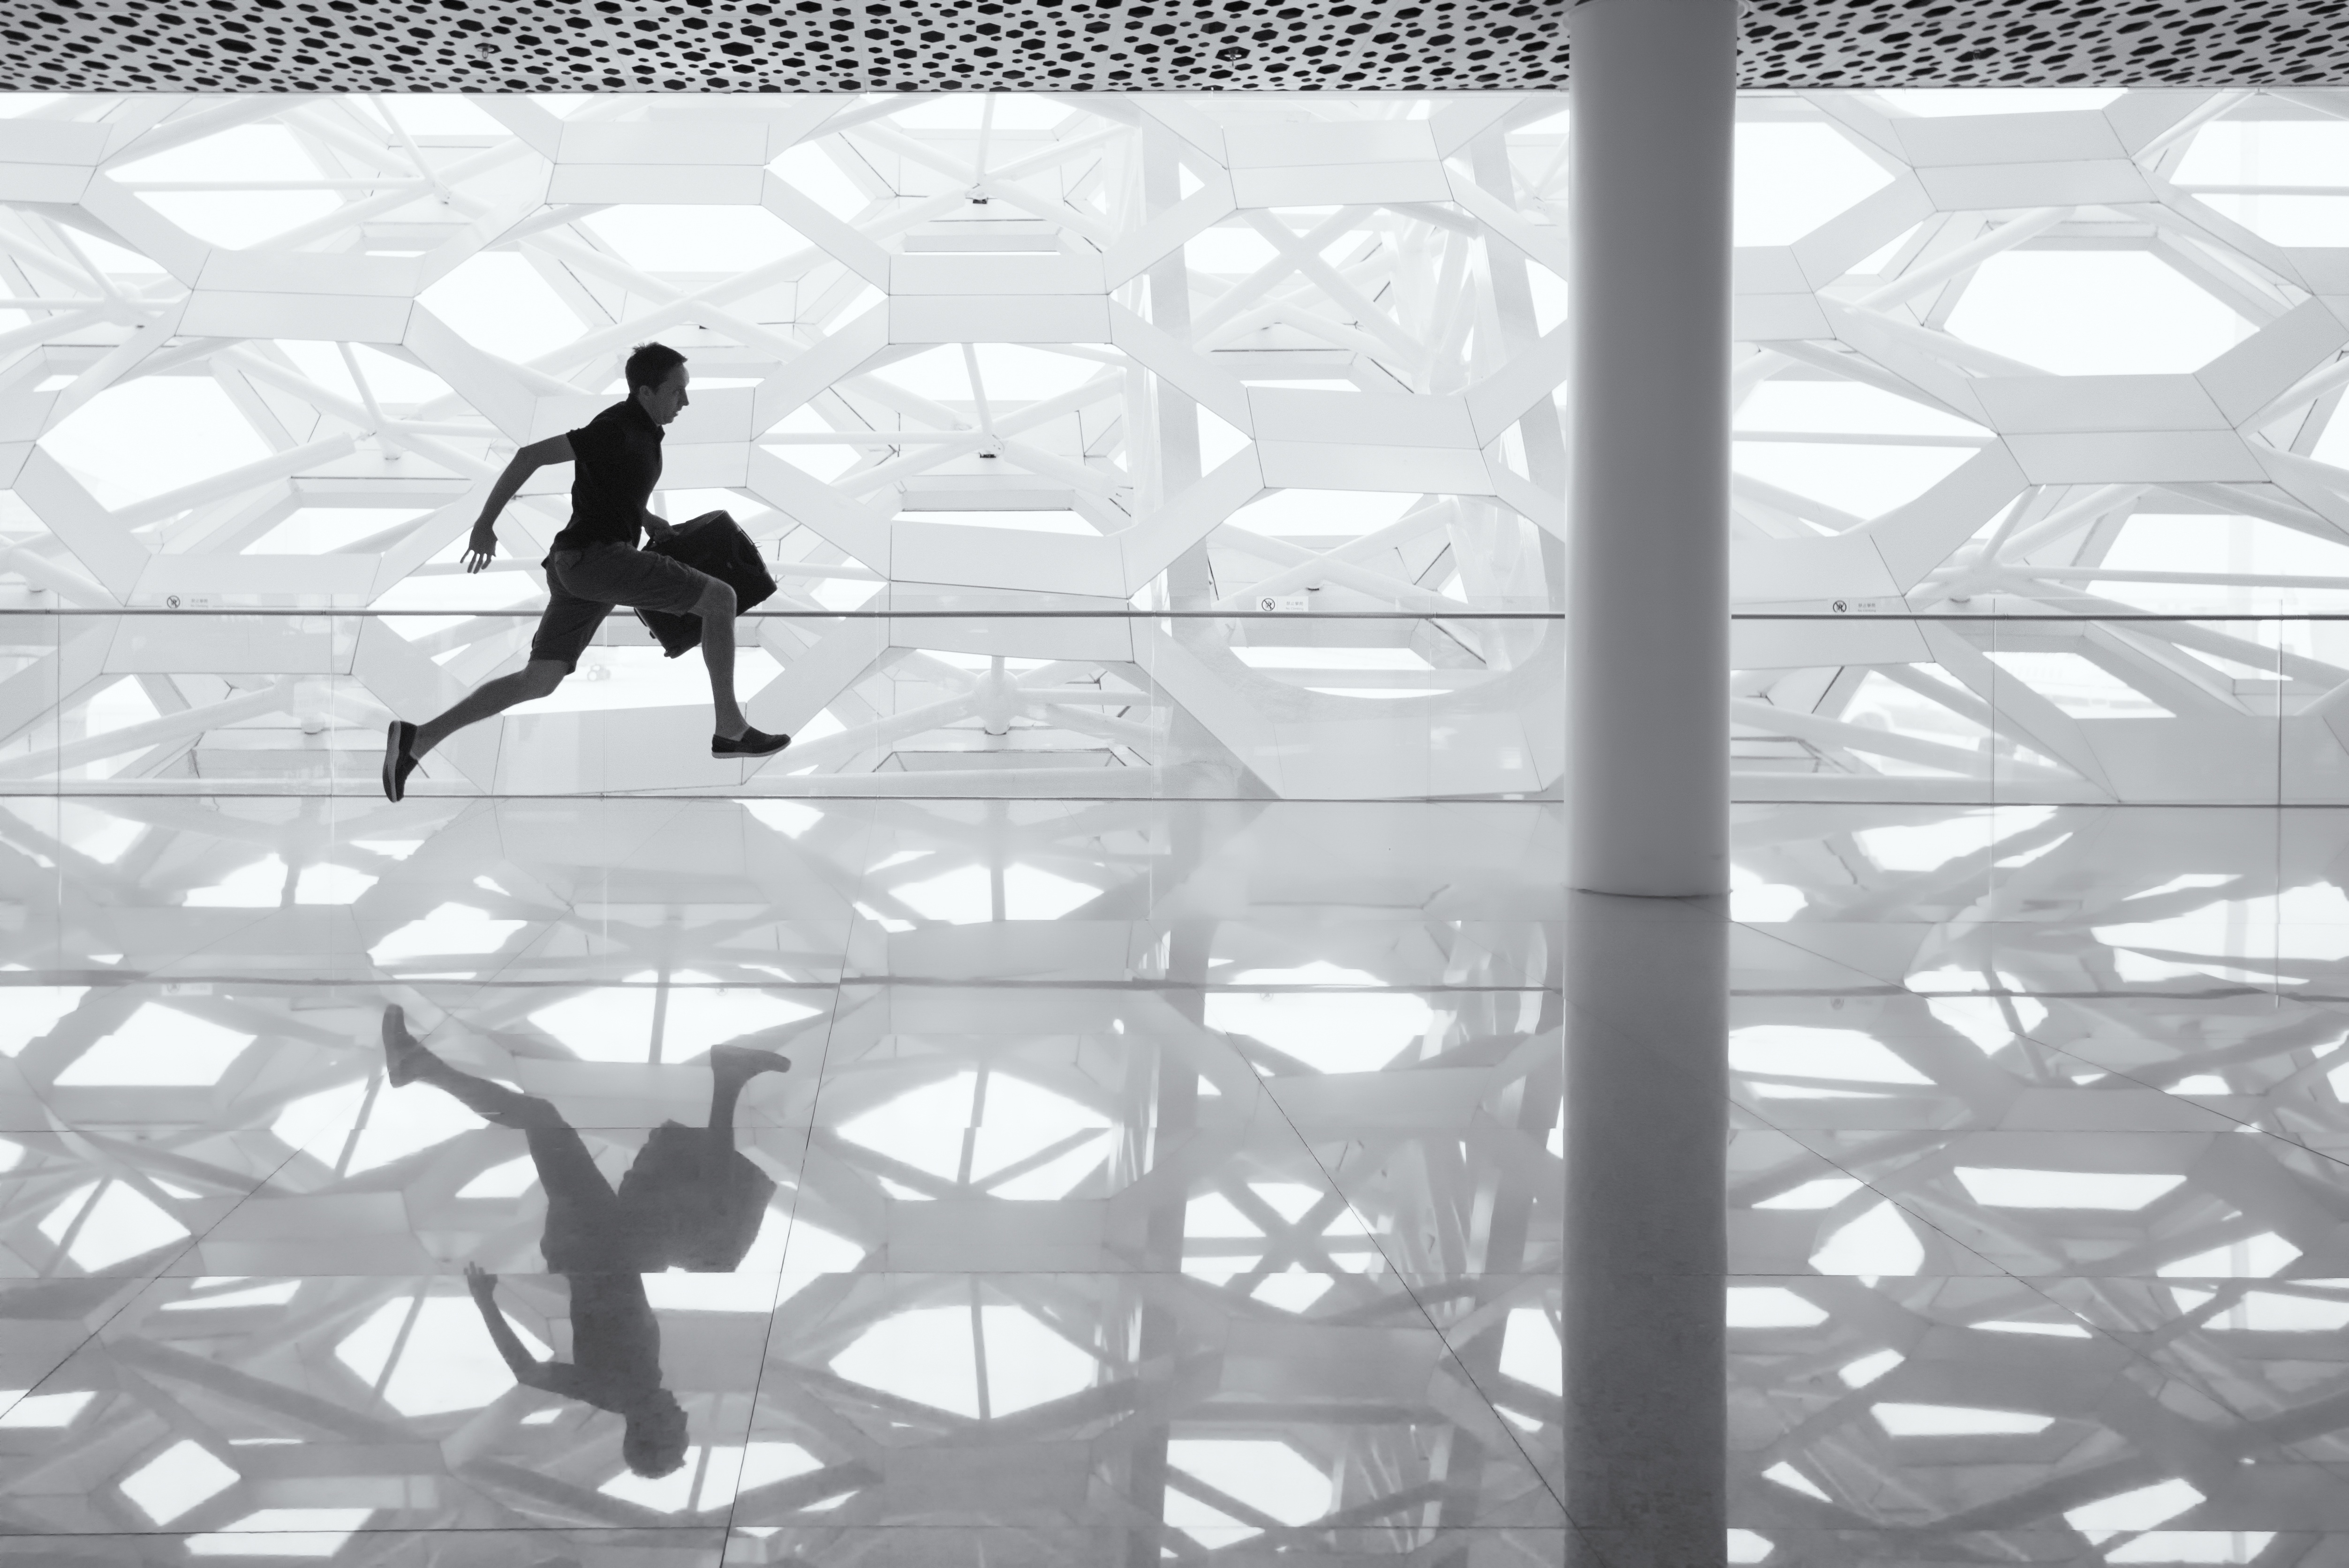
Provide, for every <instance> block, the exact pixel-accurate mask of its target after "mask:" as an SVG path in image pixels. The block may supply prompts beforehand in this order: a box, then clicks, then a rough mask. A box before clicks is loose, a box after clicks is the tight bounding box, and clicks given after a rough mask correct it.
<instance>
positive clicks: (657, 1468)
mask: <svg viewBox="0 0 2349 1568" xmlns="http://www.w3.org/2000/svg"><path fill="white" fill-rule="evenodd" d="M685 1449H686V1426H685V1408H684V1407H683V1406H681V1405H679V1404H678V1402H677V1396H676V1395H674V1394H672V1393H670V1392H669V1391H668V1390H667V1389H666V1388H662V1389H659V1390H657V1391H656V1393H655V1395H654V1397H653V1398H649V1399H647V1401H645V1403H644V1404H642V1405H641V1406H639V1407H637V1408H635V1409H632V1410H630V1411H629V1412H628V1426H627V1430H626V1432H624V1433H623V1434H621V1437H620V1457H621V1458H622V1459H623V1460H626V1461H627V1465H628V1468H629V1469H630V1470H634V1471H636V1474H638V1475H641V1476H664V1475H667V1474H668V1473H669V1472H670V1471H672V1470H676V1469H677V1468H678V1466H679V1465H681V1464H683V1463H685Z"/></svg>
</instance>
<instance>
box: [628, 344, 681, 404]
mask: <svg viewBox="0 0 2349 1568" xmlns="http://www.w3.org/2000/svg"><path fill="white" fill-rule="evenodd" d="M684 363H685V356H684V355H682V354H679V353H678V351H677V350H676V349H674V348H671V347H670V346H668V345H667V344H666V343H639V344H638V345H636V351H635V352H634V353H632V354H630V355H629V356H628V364H627V368H626V370H625V371H624V372H623V374H625V375H626V377H627V378H628V394H629V396H631V397H634V396H635V395H636V393H637V392H638V391H639V390H641V389H642V388H644V387H657V386H659V385H660V384H661V383H662V382H664V381H666V380H667V379H668V373H669V372H670V371H672V370H674V369H676V368H677V367H678V366H680V365H682V364H684Z"/></svg>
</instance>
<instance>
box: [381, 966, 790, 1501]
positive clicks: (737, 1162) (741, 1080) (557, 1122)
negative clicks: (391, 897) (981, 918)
mask: <svg viewBox="0 0 2349 1568" xmlns="http://www.w3.org/2000/svg"><path fill="white" fill-rule="evenodd" d="M383 1050H384V1067H385V1076H386V1077H387V1078H388V1079H389V1080H390V1083H391V1086H392V1087H393V1088H399V1087H401V1086H403V1085H406V1084H410V1083H417V1082H423V1083H429V1084H430V1085H432V1086H433V1087H434V1088H438V1089H440V1090H442V1091H443V1092H445V1093H448V1094H450V1095H453V1096H455V1097H456V1098H457V1099H460V1100H461V1101H463V1102H464V1103H465V1105H467V1106H468V1107H470V1108H471V1109H473V1110H474V1111H477V1112H478V1113H480V1115H481V1118H482V1119H484V1120H486V1121H489V1122H492V1123H493V1124H494V1125H496V1126H499V1127H511V1128H516V1129H519V1130H521V1131H523V1133H524V1134H525V1135H526V1136H527V1137H528V1138H529V1140H530V1157H531V1161H532V1163H533V1164H534V1165H536V1166H537V1167H538V1180H539V1185H540V1186H541V1187H542V1188H543V1189H544V1190H545V1192H546V1231H545V1234H544V1235H543V1238H542V1239H541V1241H540V1242H539V1251H540V1252H541V1253H543V1254H544V1256H545V1259H546V1266H547V1268H548V1270H549V1271H550V1272H552V1273H554V1274H562V1275H563V1276H564V1278H565V1279H566V1280H567V1281H568V1282H569V1284H570V1286H571V1359H570V1360H568V1361H554V1360H549V1361H538V1360H535V1359H533V1357H532V1356H531V1354H530V1352H529V1350H528V1349H526V1348H525V1347H524V1346H523V1343H522V1340H521V1338H520V1337H519V1336H516V1335H515V1333H514V1331H513V1326H512V1324H510V1323H508V1322H507V1321H506V1316H505V1314H504V1313H503V1312H502V1311H501V1310H499V1307H498V1305H497V1300H496V1295H495V1293H496V1290H497V1283H498V1282H497V1276H496V1275H494V1274H488V1273H485V1272H484V1271H483V1270H482V1269H481V1266H480V1265H479V1264H466V1265H465V1284H466V1286H467V1288H468V1289H470V1290H471V1292H472V1295H473V1302H474V1305H477V1306H479V1307H480V1308H481V1321H482V1323H484V1324H485V1325H487V1326H488V1328H489V1331H490V1337H491V1339H492V1340H493V1341H494V1342H495V1343H496V1345H497V1347H498V1354H499V1355H501V1356H502V1357H505V1363H506V1366H507V1367H508V1368H509V1369H510V1370H511V1371H512V1373H513V1376H514V1381H516V1382H517V1383H523V1384H526V1385H528V1386H529V1387H533V1388H543V1389H545V1390H546V1391H547V1392H548V1393H550V1394H558V1395H561V1396H562V1397H564V1398H569V1399H578V1400H582V1401H584V1402H585V1403H586V1404H590V1405H594V1406H595V1407H597V1408H599V1409H605V1410H610V1411H612V1412H613V1413H614V1414H616V1415H617V1416H619V1417H620V1418H622V1419H624V1420H625V1421H626V1422H627V1431H626V1436H625V1437H624V1438H622V1439H621V1444H620V1452H621V1456H622V1457H623V1458H624V1459H626V1460H627V1464H628V1468H629V1469H630V1470H634V1471H636V1473H637V1474H638V1475H644V1476H662V1475H667V1474H668V1473H669V1472H670V1471H671V1470H675V1469H677V1467H678V1465H680V1464H682V1463H684V1462H685V1451H686V1428H685V1410H684V1408H683V1407H682V1406H680V1405H679V1404H678V1402H677V1396H676V1395H674V1394H672V1393H670V1392H669V1391H668V1389H667V1387H663V1385H662V1382H661V1367H660V1324H659V1322H658V1320H657V1319H656V1318H655V1317H654V1316H653V1310H652V1306H651V1305H650V1304H649V1303H648V1302H647V1300H646V1299H645V1282H644V1277H643V1276H644V1275H645V1274H657V1273H659V1272H660V1271H662V1270H663V1269H666V1268H667V1267H668V1266H669V1265H670V1264H682V1265H683V1266H685V1267H687V1268H691V1269H698V1270H703V1271H707V1272H719V1273H722V1272H726V1271H729V1270H731V1269H732V1268H733V1267H734V1266H735V1265H736V1264H740V1262H741V1261H742V1255H743V1253H747V1252H748V1251H750V1243H751V1242H752V1241H754V1240H756V1239H757V1237H758V1233H759V1222H761V1220H762V1219H763V1218H764V1217H765V1215H766V1210H767V1200H768V1199H769V1198H770V1197H771V1196H772V1195H773V1194H774V1191H775V1185H774V1183H773V1182H772V1181H770V1180H768V1179H767V1177H766V1175H765V1173H764V1172H762V1171H760V1170H759V1169H758V1167H756V1166H754V1165H752V1164H751V1163H750V1161H748V1160H746V1159H744V1158H743V1157H742V1156H741V1155H740V1154H739V1153H737V1152H736V1151H735V1148H734V1102H735V1100H736V1099H738V1098H740V1095H741V1093H742V1086H743V1085H744V1084H746V1083H748V1082H750V1079H751V1078H755V1077H757V1076H758V1075H759V1074H761V1073H766V1072H783V1071H787V1070H788V1069H789V1068H790V1067H791V1065H792V1064H791V1063H790V1061H789V1060H787V1059H786V1058H784V1057H781V1056H778V1055H776V1054H775V1053H774V1052H773V1051H754V1050H748V1049H745V1048H743V1047H740V1046H718V1047H713V1048H712V1049H711V1051H710V1053H709V1073H710V1078H711V1080H712V1082H711V1092H710V1098H709V1127H708V1128H707V1129H706V1130H703V1129H696V1128H686V1127H680V1126H678V1124H677V1123H675V1122H667V1123H664V1124H663V1125H662V1126H660V1127H658V1128H656V1129H655V1130H653V1134H652V1136H651V1137H650V1138H648V1139H647V1140H646V1141H645V1147H644V1149H643V1150H642V1151H640V1152H639V1153H638V1155H637V1157H636V1164H635V1165H634V1166H632V1167H631V1168H630V1169H629V1171H628V1173H627V1175H626V1177H624V1178H622V1179H621V1181H620V1190H619V1191H617V1192H615V1191H613V1190H612V1185H611V1183H610V1182H608V1181H605V1180H604V1173H603V1172H602V1171H599V1170H597V1169H596V1168H595V1159H594V1157H593V1156H591V1155H590V1154H589V1153H588V1152H587V1145H586V1144H585V1142H584V1141H582V1140H581V1139H580V1137H579V1134H578V1133H577V1132H576V1131H575V1130H573V1128H572V1126H571V1124H570V1123H568V1122H566V1121H564V1119H563V1116H562V1114H561V1113H560V1112H559V1111H557V1110H556V1109H554V1106H553V1105H551V1104H549V1103H548V1102H547V1101H545V1100H543V1099H539V1098H538V1097H537V1096H536V1095H528V1094H523V1093H522V1092H521V1091H520V1090H518V1089H511V1088H506V1087H505V1086H504V1085H503V1084H501V1083H492V1081H491V1080H489V1079H488V1078H481V1077H478V1076H476V1075H475V1074H472V1073H469V1072H466V1071H464V1070H463V1069H462V1068H454V1067H451V1066H450V1065H449V1064H448V1063H447V1062H444V1061H442V1060H441V1059H440V1057H437V1056H435V1055H433V1054H432V1053H431V1052H430V1051H429V1050H427V1049H426V1048H425V1047H423V1046H422V1045H420V1044H419V1043H418V1041H417V1039H416V1037H414V1036H412V1035H410V1034H409V1032H408V1023H407V1019H406V1018H405V1016H403V1015H402V1014H401V1012H400V1010H399V1008H398V1006H388V1007H386V1008H385V1009H384V1010H383Z"/></svg>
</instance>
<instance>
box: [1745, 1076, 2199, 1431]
mask: <svg viewBox="0 0 2349 1568" xmlns="http://www.w3.org/2000/svg"><path fill="white" fill-rule="evenodd" d="M1757 1119H1762V1120H1765V1121H1766V1120H1767V1119H1766V1118H1757ZM1771 1130H1773V1131H1775V1132H1777V1133H1778V1134H1779V1135H1780V1136H1782V1137H1784V1138H1785V1139H1787V1140H1788V1141H1790V1142H1792V1143H1795V1144H1796V1145H1797V1146H1798V1147H1801V1148H1803V1149H1806V1150H1809V1151H1810V1152H1811V1153H1812V1154H1814V1155H1816V1157H1817V1158H1818V1159H1820V1160H1822V1161H1826V1163H1827V1164H1829V1165H1830V1166H1833V1167H1834V1168H1835V1169H1836V1170H1837V1171H1842V1172H1843V1174H1844V1176H1845V1177H1846V1178H1847V1179H1848V1180H1851V1181H1857V1182H1858V1183H1859V1184H1860V1185H1861V1186H1862V1187H1864V1188H1866V1189H1867V1190H1868V1191H1870V1192H1873V1193H1875V1194H1876V1195H1877V1197H1878V1200H1879V1201H1881V1202H1885V1203H1889V1204H1890V1205H1892V1206H1893V1207H1894V1208H1895V1209H1897V1210H1898V1211H1899V1212H1900V1213H1901V1214H1902V1215H1903V1216H1904V1217H1906V1218H1908V1219H1910V1220H1913V1221H1915V1222H1918V1223H1920V1224H1923V1225H1925V1226H1928V1227H1929V1228H1930V1229H1931V1230H1932V1231H1933V1232H1934V1233H1935V1234H1937V1235H1940V1236H1942V1237H1944V1238H1945V1239H1947V1240H1948V1241H1949V1242H1950V1243H1951V1245H1953V1246H1956V1247H1958V1248H1960V1249H1961V1250H1962V1251H1964V1252H1966V1253H1971V1255H1973V1256H1975V1257H1977V1258H1980V1259H1982V1262H1983V1263H1985V1264H1990V1265H1991V1266H1992V1274H1993V1275H1995V1276H1997V1277H2002V1278H2005V1279H2008V1280H2012V1281H2013V1283H2014V1284H2017V1285H2019V1286H2020V1287H2022V1288H2023V1289H2024V1290H2025V1291H2028V1292H2029V1293H2030V1294H2031V1295H2034V1296H2037V1297H2038V1298H2039V1299H2040V1300H2042V1301H2044V1302H2045V1303H2046V1304H2047V1305H2050V1306H2052V1307H2054V1309H2055V1310H2056V1311H2057V1312H2058V1313H2060V1314H2062V1315H2064V1317H2065V1318H2066V1319H2067V1320H2069V1321H2073V1322H2081V1323H2082V1324H2083V1326H2085V1328H2086V1329H2087V1330H2088V1331H2089V1333H2090V1334H2092V1335H2093V1336H2095V1338H2097V1339H2099V1340H2101V1341H2103V1342H2104V1343H2106V1344H2107V1345H2110V1346H2114V1347H2115V1348H2116V1349H2118V1350H2120V1351H2121V1352H2122V1353H2123V1354H2124V1355H2125V1356H2127V1357H2128V1359H2129V1361H2130V1362H2131V1363H2133V1364H2135V1365H2137V1366H2140V1367H2145V1368H2147V1370H2149V1371H2151V1372H2153V1373H2155V1374H2157V1375H2160V1376H2163V1377H2167V1376H2168V1373H2167V1372H2165V1370H2164V1369H2163V1367H2161V1365H2160V1364H2159V1363H2158V1361H2157V1360H2156V1359H2155V1358H2154V1357H2153V1355H2152V1354H2151V1350H2150V1349H2149V1348H2147V1347H2146V1346H2139V1345H2135V1344H2131V1343H2129V1342H2128V1341H2127V1340H2124V1339H2123V1338H2121V1336H2118V1335H2117V1334H2116V1333H2114V1332H2113V1331H2112V1330H2111V1329H2109V1328H2106V1326H2103V1325H2101V1324H2097V1323H2085V1322H2083V1320H2082V1319H2081V1317H2080V1315H2079V1314H2078V1313H2076V1312H2075V1311H2073V1310H2072V1308H2071V1307H2069V1306H2067V1305H2064V1302H2063V1301H2062V1300H2060V1299H2058V1298H2057V1297H2055V1296H2054V1295H2049V1294H2048V1292H2047V1290H2046V1289H2045V1288H2044V1285H2043V1284H2041V1283H2040V1282H2042V1281H2068V1280H2094V1279H2097V1278H2106V1277H2110V1278H2127V1279H2138V1278H2154V1277H2158V1276H2154V1275H2137V1274H2127V1275H2110V1276H2106V1275H2095V1274H2070V1273H2063V1272H2054V1271H2050V1272H2041V1273H2035V1274H2018V1273H2016V1272H2015V1271H2013V1270H2012V1269H2009V1268H2005V1267H2003V1266H2002V1265H2000V1264H1998V1263H1997V1261H1996V1260H1995V1259H1992V1258H1991V1257H1988V1256H1986V1255H1985V1254H1983V1253H1981V1252H1980V1251H1979V1250H1977V1249H1976V1248H1974V1247H1972V1246H1970V1245H1968V1244H1967V1243H1964V1242H1961V1241H1960V1240H1959V1239H1958V1238H1957V1237H1956V1236H1954V1235H1951V1233H1949V1232H1948V1231H1947V1230H1945V1229H1944V1228H1943V1227H1941V1226H1940V1225H1939V1224H1936V1223H1935V1222H1933V1221H1932V1220H1931V1219H1930V1217H1929V1216H1927V1215H1925V1214H1921V1213H1919V1212H1917V1211H1916V1210H1914V1209H1911V1208H1909V1207H1908V1206H1907V1205H1905V1204H1903V1203H1901V1202H1899V1200H1898V1199H1897V1198H1895V1197H1893V1196H1892V1195H1891V1194H1890V1193H1889V1192H1886V1191H1884V1190H1883V1189H1882V1188H1880V1187H1878V1186H1877V1185H1876V1184H1875V1183H1874V1182H1872V1181H1868V1180H1867V1179H1865V1178H1864V1177H1861V1176H1858V1175H1856V1174H1855V1173H1854V1172H1853V1171H1851V1170H1850V1169H1849V1168H1848V1167H1847V1166H1845V1165H1843V1164H1841V1163H1840V1162H1838V1161H1836V1160H1834V1159H1833V1158H1831V1157H1830V1156H1828V1155H1826V1154H1822V1153H1820V1152H1819V1151H1818V1150H1816V1149H1814V1148H1812V1146H1811V1145H1810V1144H1809V1143H1807V1142H1805V1141H1804V1140H1802V1139H1800V1138H1797V1137H1795V1135H1794V1134H1793V1133H1790V1132H1788V1131H1786V1130H1785V1129H1784V1128H1781V1127H1778V1126H1776V1125H1775V1123H1774V1124H1771ZM2206 1136H2208V1135H2206ZM1724 1261H1725V1260H1724ZM1855 1277H1857V1276H1854V1275H1825V1274H1757V1273H1739V1274H1731V1273H1728V1272H1727V1271H1724V1272H1723V1279H1724V1280H1729V1279H1777V1280H1789V1279H1815V1278H1855ZM1879 1277H1882V1278H1887V1279H1891V1278H1900V1279H1926V1278H1940V1279H1980V1278H1984V1277H1991V1276H1985V1275H1980V1274H1972V1275H1967V1274H1900V1275H1889V1274H1888V1275H1883V1276H1879ZM2222 1303H2223V1297H2220V1298H2214V1301H2213V1302H2211V1303H2209V1304H2206V1305H2205V1307H2204V1309H2203V1311H2204V1313H2205V1315H2206V1317H2207V1316H2210V1315H2216V1314H2217V1312H2218V1311H2219V1310H2220V1309H2221V1306H2222ZM1904 1359H1905V1357H1904ZM1865 1386H1866V1385H1862V1386H1861V1387H1865ZM1854 1391H1855V1392H1857V1390H1854Z"/></svg>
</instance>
